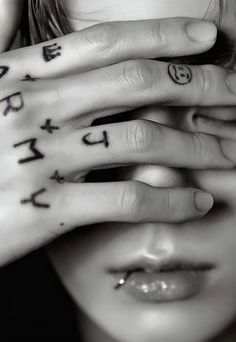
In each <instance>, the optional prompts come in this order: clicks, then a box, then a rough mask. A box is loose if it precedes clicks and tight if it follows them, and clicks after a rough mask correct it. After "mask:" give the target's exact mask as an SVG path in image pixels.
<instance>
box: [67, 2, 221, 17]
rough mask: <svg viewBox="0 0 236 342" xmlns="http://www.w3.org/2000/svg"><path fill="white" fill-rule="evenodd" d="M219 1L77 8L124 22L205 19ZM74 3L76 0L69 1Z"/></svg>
mask: <svg viewBox="0 0 236 342" xmlns="http://www.w3.org/2000/svg"><path fill="white" fill-rule="evenodd" d="M218 1H219V0H77V1H76V2H77V8H78V9H80V10H81V12H83V13H85V14H89V13H90V14H92V13H93V14H94V15H95V16H97V17H100V19H101V20H102V19H103V18H102V16H106V15H107V16H109V17H110V18H111V19H112V20H114V19H115V17H119V16H122V19H123V20H126V19H127V20H129V19H132V18H133V17H134V18H136V19H138V17H140V16H143V15H144V14H146V15H147V17H148V18H150V17H151V16H153V18H165V17H177V16H186V17H199V18H200V17H204V16H205V14H206V12H207V11H208V10H209V9H210V7H215V5H216V3H217V2H218ZM68 3H72V4H73V3H74V4H75V0H69V1H68Z"/></svg>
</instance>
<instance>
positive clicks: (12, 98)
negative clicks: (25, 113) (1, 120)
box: [0, 92, 24, 116]
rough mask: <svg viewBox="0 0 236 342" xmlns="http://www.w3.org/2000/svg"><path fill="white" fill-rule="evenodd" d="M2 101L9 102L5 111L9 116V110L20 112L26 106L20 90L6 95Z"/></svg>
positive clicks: (5, 114)
mask: <svg viewBox="0 0 236 342" xmlns="http://www.w3.org/2000/svg"><path fill="white" fill-rule="evenodd" d="M1 102H6V104H7V106H6V108H5V109H4V111H3V115H4V116H7V115H8V114H9V112H19V110H21V109H22V108H23V107H24V100H23V96H22V94H21V93H20V92H18V93H14V94H12V95H9V96H6V97H4V98H3V99H1V100H0V103H1Z"/></svg>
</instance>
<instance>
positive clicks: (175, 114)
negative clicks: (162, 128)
mask: <svg viewBox="0 0 236 342" xmlns="http://www.w3.org/2000/svg"><path fill="white" fill-rule="evenodd" d="M196 111H197V108H189V107H186V108H183V107H172V108H171V107H168V108H167V107H163V108H162V107H155V106H153V107H148V108H145V109H140V110H139V111H137V112H136V117H137V118H138V119H145V120H151V121H154V122H158V123H161V124H164V125H167V126H169V127H173V128H176V129H180V130H184V131H190V132H191V131H194V127H195V126H194V115H195V113H196ZM126 177H127V179H135V180H138V181H141V182H145V183H147V184H149V185H152V186H156V187H183V186H194V181H193V180H191V179H190V177H189V172H183V170H182V169H173V168H167V167H163V166H159V165H155V166H154V165H145V166H144V165H138V166H134V167H131V168H129V170H128V172H127V173H126Z"/></svg>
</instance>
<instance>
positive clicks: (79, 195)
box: [54, 182, 213, 229]
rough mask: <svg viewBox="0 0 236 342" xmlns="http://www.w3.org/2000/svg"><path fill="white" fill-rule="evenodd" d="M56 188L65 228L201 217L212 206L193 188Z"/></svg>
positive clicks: (92, 185)
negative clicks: (94, 224)
mask: <svg viewBox="0 0 236 342" xmlns="http://www.w3.org/2000/svg"><path fill="white" fill-rule="evenodd" d="M55 191H56V192H57V195H55V198H56V203H55V205H54V208H55V210H56V212H57V213H58V215H57V218H56V219H57V222H58V223H59V222H63V223H64V225H63V227H64V229H66V227H71V226H76V225H77V226H84V225H87V224H93V223H99V222H179V221H185V220H189V219H194V218H197V217H200V216H203V215H204V214H205V213H206V212H208V211H209V210H210V208H211V207H212V205H213V199H212V197H211V195H209V194H205V193H203V192H201V191H200V192H199V191H198V190H195V189H182V188H180V189H170V188H169V189H168V188H155V187H152V186H150V185H147V184H144V183H141V182H115V183H103V184H101V183H100V184H98V183H97V184H96V183H83V184H78V185H76V186H75V185H74V184H64V185H61V186H59V187H56V190H55ZM94 208H97V210H94Z"/></svg>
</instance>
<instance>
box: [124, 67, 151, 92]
mask: <svg viewBox="0 0 236 342" xmlns="http://www.w3.org/2000/svg"><path fill="white" fill-rule="evenodd" d="M153 69H154V68H153V65H152V63H151V62H149V61H141V60H135V61H128V62H126V63H124V64H123V68H122V71H121V74H120V75H119V77H118V81H119V83H120V84H121V85H122V86H125V87H131V88H132V89H133V88H134V89H135V90H136V91H141V92H143V91H146V90H150V89H151V88H153V85H154V77H153Z"/></svg>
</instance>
